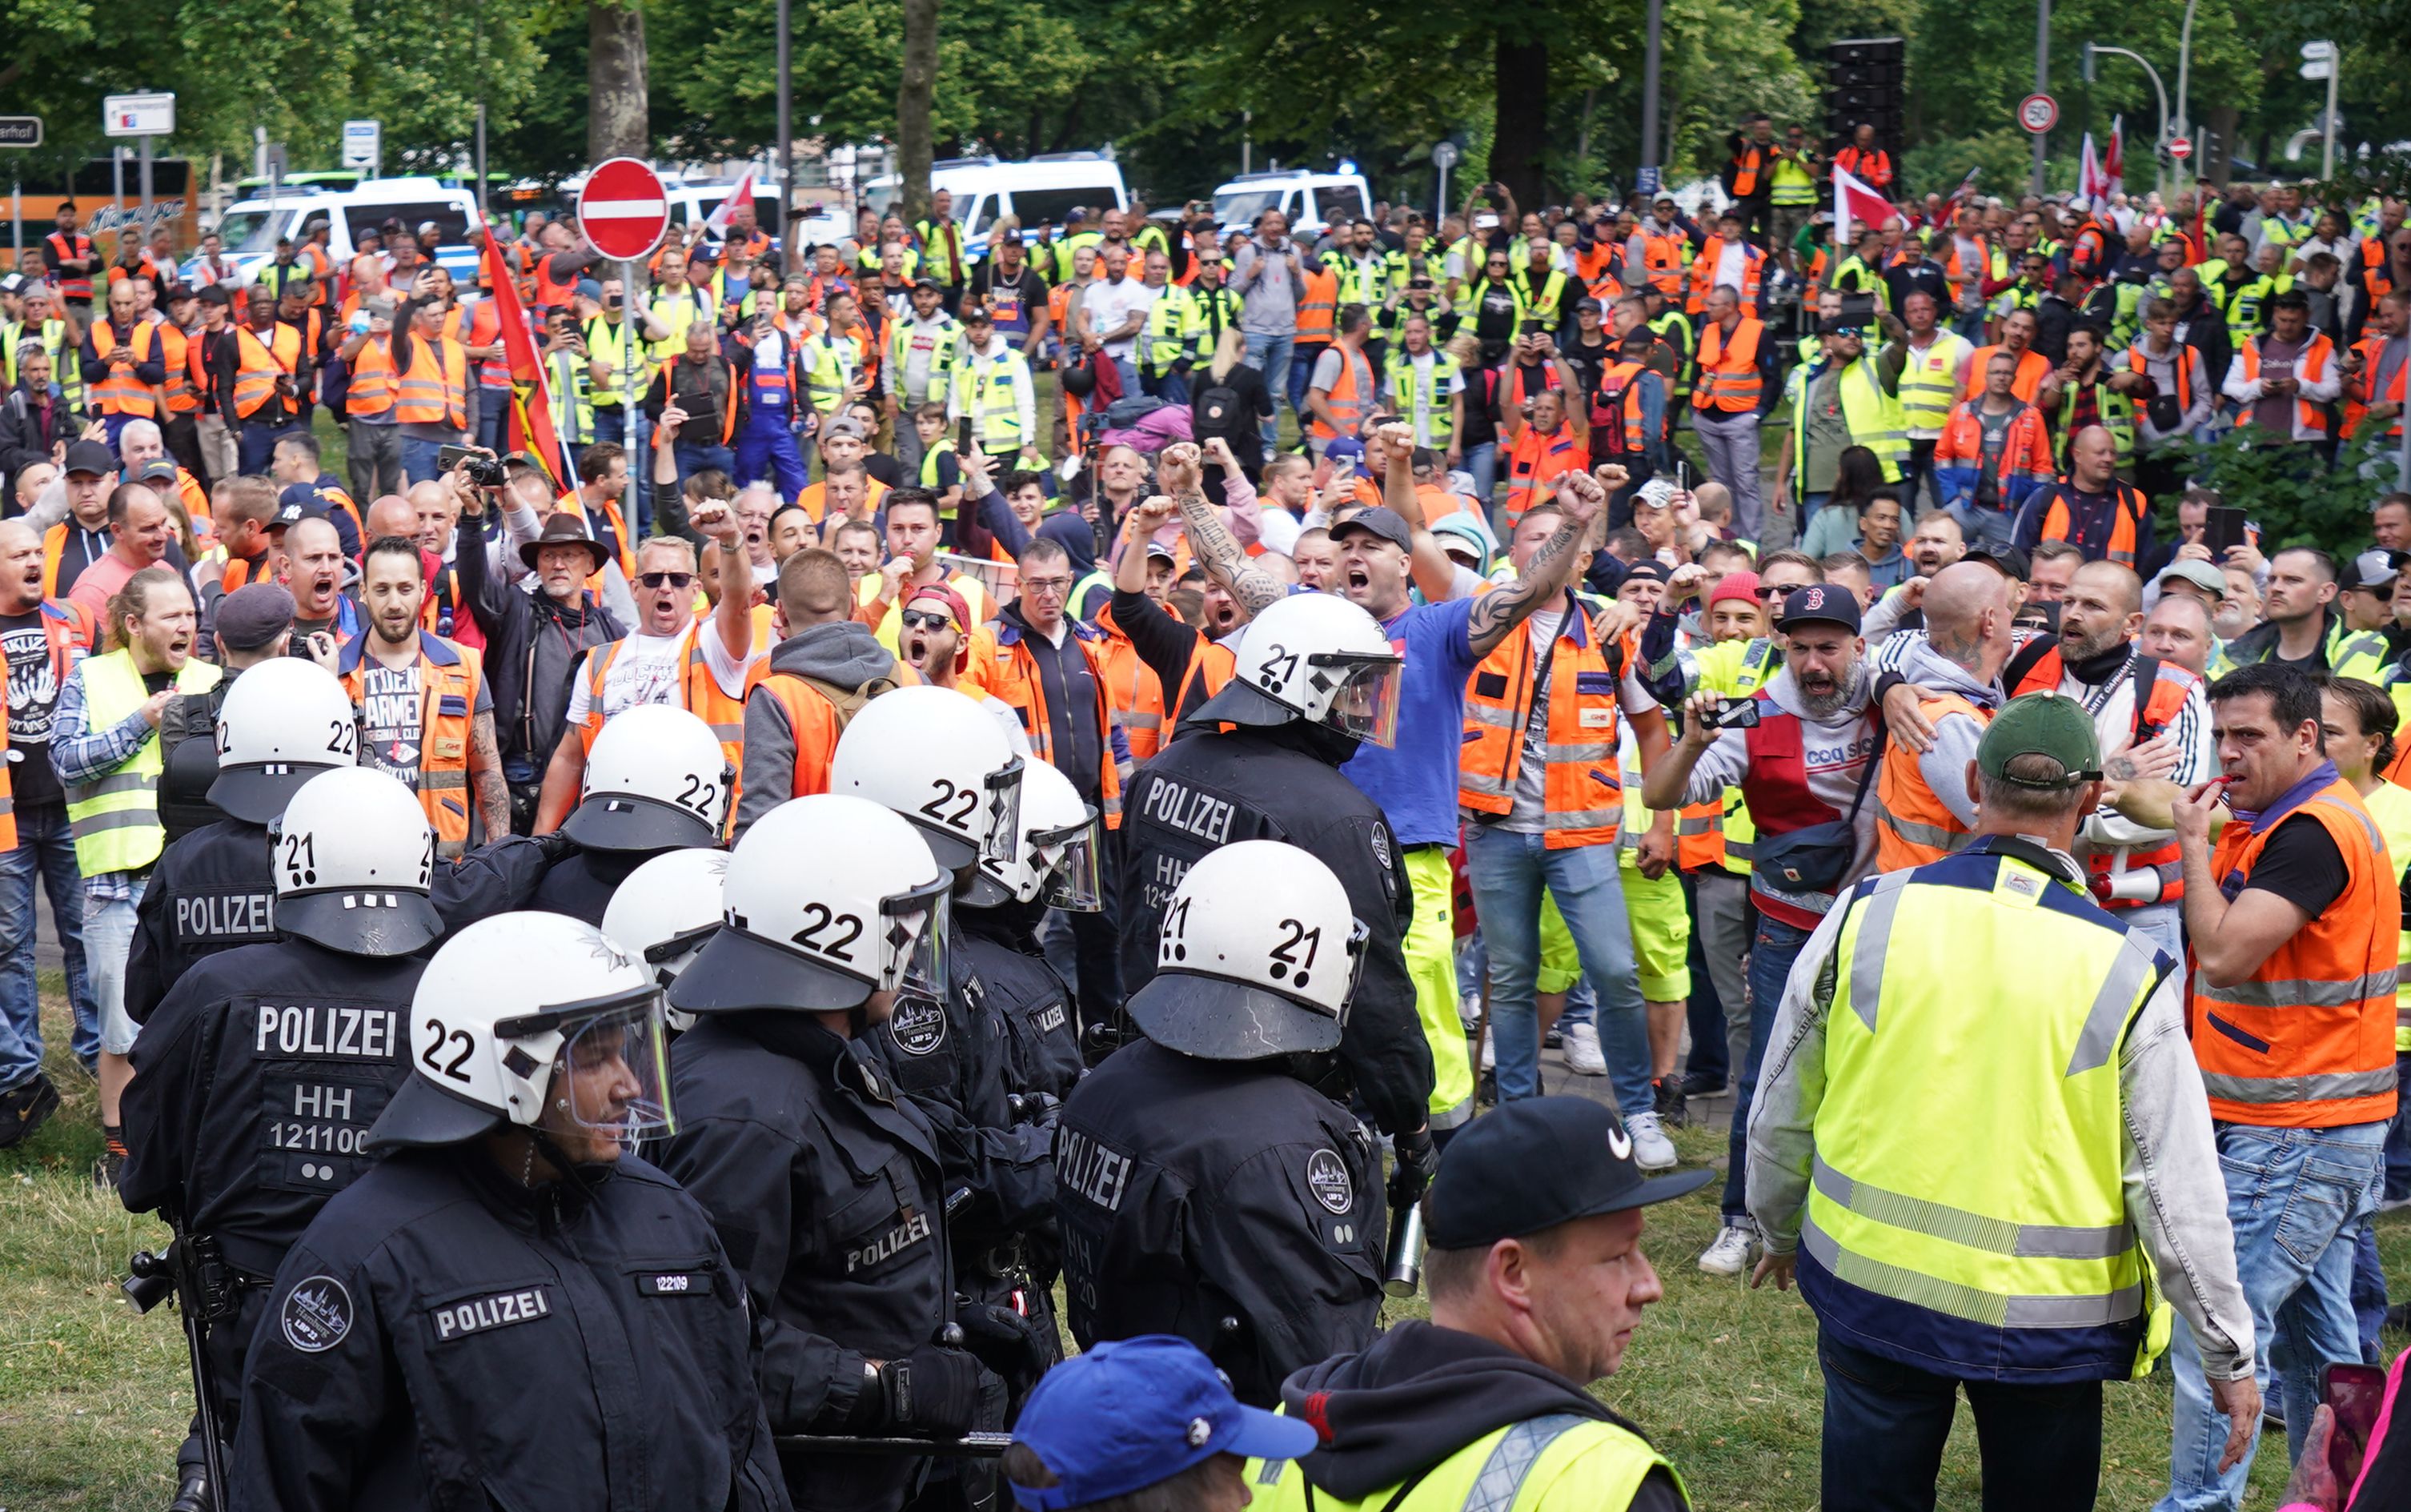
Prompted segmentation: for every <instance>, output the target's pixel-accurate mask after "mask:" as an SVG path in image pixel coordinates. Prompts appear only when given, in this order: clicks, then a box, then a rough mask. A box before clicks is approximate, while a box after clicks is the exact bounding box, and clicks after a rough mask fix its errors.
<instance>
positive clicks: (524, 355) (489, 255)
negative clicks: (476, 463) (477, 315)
mask: <svg viewBox="0 0 2411 1512" xmlns="http://www.w3.org/2000/svg"><path fill="white" fill-rule="evenodd" d="M482 255H483V257H484V259H485V264H486V281H487V282H488V283H489V284H491V285H492V286H493V291H494V292H493V299H494V324H495V325H496V326H497V327H500V328H501V330H502V333H503V357H504V361H505V362H507V363H508V364H509V365H510V370H511V414H510V421H509V424H508V425H507V427H506V428H505V431H504V443H505V444H506V445H507V446H508V447H509V449H510V450H512V451H524V452H526V453H528V454H529V455H530V456H532V457H533V458H535V459H536V460H537V461H538V462H539V463H541V464H543V467H544V470H545V472H548V473H549V474H550V475H551V477H552V486H553V488H554V489H555V491H559V490H561V489H563V488H566V487H568V484H567V483H566V482H565V481H564V480H566V479H567V478H568V476H569V470H568V469H567V468H565V467H563V466H562V465H561V431H560V429H559V428H558V427H556V426H555V425H554V424H553V423H552V405H551V403H550V401H549V400H547V399H546V398H545V393H544V363H543V361H542V359H540V358H539V357H537V356H536V355H535V339H534V338H533V337H532V336H530V335H529V334H528V323H527V315H526V313H525V312H523V311H522V310H520V308H519V285H518V284H516V283H514V282H513V281H512V278H511V269H510V265H509V264H508V263H505V262H504V260H503V249H502V248H501V246H499V245H498V244H497V243H496V242H495V240H494V232H493V228H492V227H491V226H488V227H486V249H485V252H484V253H483V254H482Z"/></svg>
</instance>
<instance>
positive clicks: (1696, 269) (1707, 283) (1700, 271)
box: [1683, 236, 1766, 319]
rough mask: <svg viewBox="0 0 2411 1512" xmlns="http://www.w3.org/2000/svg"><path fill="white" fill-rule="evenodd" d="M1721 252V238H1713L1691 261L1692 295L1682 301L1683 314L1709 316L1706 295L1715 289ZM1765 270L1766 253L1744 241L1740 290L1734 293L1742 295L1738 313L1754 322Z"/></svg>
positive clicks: (1721, 256) (1722, 251)
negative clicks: (1762, 273) (1759, 284)
mask: <svg viewBox="0 0 2411 1512" xmlns="http://www.w3.org/2000/svg"><path fill="white" fill-rule="evenodd" d="M1724 250H1725V243H1724V239H1723V238H1722V237H1713V236H1712V237H1710V238H1708V240H1707V242H1706V243H1705V244H1704V245H1703V246H1702V247H1701V248H1700V254H1699V255H1698V256H1696V257H1694V258H1692V259H1691V293H1690V298H1688V299H1687V300H1686V301H1685V302H1684V305H1683V313H1686V314H1689V315H1704V314H1706V313H1708V295H1709V294H1710V292H1712V291H1713V290H1714V289H1715V288H1716V286H1717V264H1718V263H1719V262H1721V261H1723V259H1724ZM1765 268H1766V254H1764V253H1762V252H1761V251H1759V250H1758V249H1757V248H1756V247H1753V246H1751V245H1749V244H1748V243H1747V242H1744V243H1742V249H1741V287H1740V288H1739V289H1738V290H1737V291H1735V292H1737V293H1738V294H1739V295H1740V296H1741V313H1743V314H1745V315H1748V316H1750V317H1752V318H1753V319H1754V318H1756V316H1757V314H1758V282H1759V275H1760V274H1761V272H1762V271H1764V269H1765Z"/></svg>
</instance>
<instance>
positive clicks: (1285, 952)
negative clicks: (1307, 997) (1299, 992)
mask: <svg viewBox="0 0 2411 1512" xmlns="http://www.w3.org/2000/svg"><path fill="white" fill-rule="evenodd" d="M1280 927H1281V928H1283V929H1285V930H1287V931H1289V933H1288V934H1286V935H1284V936H1282V937H1281V941H1280V943H1279V944H1278V945H1276V946H1274V947H1273V950H1272V957H1273V958H1272V964H1271V966H1270V967H1268V968H1267V969H1268V971H1269V973H1270V975H1271V977H1272V979H1273V980H1274V981H1280V980H1281V979H1282V978H1283V977H1286V976H1288V975H1289V974H1290V972H1291V971H1293V970H1294V971H1295V972H1296V973H1297V977H1296V980H1295V981H1294V983H1293V985H1295V986H1300V987H1303V986H1305V985H1306V974H1307V972H1308V970H1310V969H1312V967H1313V966H1314V957H1315V955H1316V954H1317V953H1318V952H1321V950H1322V925H1320V924H1317V925H1316V926H1315V927H1314V928H1312V929H1308V928H1307V927H1306V925H1305V924H1303V923H1299V922H1298V921H1297V920H1295V919H1283V920H1282V921H1281V922H1280ZM1300 947H1303V948H1304V950H1305V952H1306V958H1305V959H1304V960H1300V959H1298V951H1299V949H1300Z"/></svg>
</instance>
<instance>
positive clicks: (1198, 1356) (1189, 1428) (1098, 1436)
mask: <svg viewBox="0 0 2411 1512" xmlns="http://www.w3.org/2000/svg"><path fill="white" fill-rule="evenodd" d="M1013 1436H1014V1439H1015V1440H1016V1442H1017V1443H1020V1444H1022V1445H1024V1446H1026V1447H1029V1448H1030V1451H1031V1452H1032V1453H1034V1454H1036V1455H1037V1456H1038V1458H1039V1459H1040V1460H1041V1461H1044V1462H1045V1466H1046V1468H1047V1469H1049V1470H1051V1471H1053V1472H1054V1473H1055V1482H1056V1483H1055V1484H1054V1485H1052V1486H1047V1487H1043V1488H1042V1487H1036V1486H1024V1485H1021V1484H1019V1483H1018V1482H1016V1483H1015V1485H1014V1488H1013V1497H1014V1500H1015V1501H1016V1502H1019V1503H1020V1504H1021V1505H1023V1506H1024V1507H1027V1508H1029V1509H1030V1512H1061V1509H1063V1508H1065V1507H1074V1506H1087V1505H1089V1504H1091V1503H1094V1502H1103V1501H1107V1500H1110V1499H1111V1498H1113V1497H1117V1496H1127V1495H1129V1494H1130V1493H1131V1492H1132V1491H1135V1490H1143V1489H1145V1488H1146V1487H1148V1486H1152V1485H1155V1484H1156V1483H1157V1482H1159V1481H1163V1480H1169V1479H1171V1478H1172V1477H1173V1476H1176V1475H1178V1474H1180V1473H1181V1472H1182V1471H1184V1470H1186V1469H1188V1468H1189V1467H1190V1466H1191V1465H1194V1464H1197V1463H1199V1462H1201V1461H1206V1460H1208V1459H1211V1458H1212V1457H1214V1456H1215V1455H1218V1454H1238V1455H1246V1456H1249V1457H1250V1458H1254V1459H1262V1460H1294V1459H1296V1458H1298V1457H1299V1456H1300V1455H1303V1454H1306V1453H1307V1452H1308V1451H1309V1450H1311V1449H1313V1448H1314V1447H1315V1446H1316V1444H1317V1443H1318V1442H1319V1439H1318V1437H1317V1435H1316V1433H1315V1431H1314V1428H1313V1426H1312V1425H1311V1424H1309V1423H1306V1422H1303V1421H1301V1420H1299V1419H1297V1418H1283V1417H1280V1416H1279V1415H1278V1414H1275V1413H1269V1412H1264V1411H1263V1410H1262V1409H1260V1408H1256V1407H1245V1406H1241V1405H1240V1404H1239V1402H1238V1399H1237V1398H1235V1397H1234V1396H1232V1395H1231V1388H1230V1385H1229V1383H1228V1382H1226V1381H1224V1380H1223V1379H1222V1374H1221V1372H1220V1371H1218V1370H1216V1369H1215V1368H1214V1362H1213V1361H1212V1360H1210V1359H1206V1356H1205V1353H1204V1352H1203V1351H1201V1350H1200V1349H1199V1348H1198V1347H1197V1346H1196V1345H1193V1344H1191V1343H1190V1342H1189V1341H1188V1340H1186V1339H1176V1338H1174V1337H1172V1336H1171V1335H1169V1334H1162V1333H1151V1334H1143V1335H1141V1336H1140V1337H1138V1338H1135V1339H1118V1340H1114V1341H1112V1342H1110V1343H1106V1344H1101V1345H1096V1346H1095V1347H1094V1348H1092V1349H1090V1350H1089V1351H1088V1352H1087V1353H1086V1354H1082V1355H1076V1356H1074V1357H1073V1358H1072V1359H1067V1360H1065V1361H1064V1362H1063V1363H1062V1364H1060V1365H1058V1366H1056V1367H1055V1368H1054V1369H1053V1370H1051V1371H1049V1372H1047V1373H1046V1375H1045V1378H1044V1379H1043V1380H1041V1381H1040V1382H1039V1383H1038V1387H1037V1389H1035V1390H1033V1391H1031V1392H1030V1400H1029V1401H1028V1402H1027V1403H1024V1404H1023V1405H1022V1409H1021V1417H1020V1418H1019V1420H1017V1421H1016V1423H1015V1424H1014V1428H1013Z"/></svg>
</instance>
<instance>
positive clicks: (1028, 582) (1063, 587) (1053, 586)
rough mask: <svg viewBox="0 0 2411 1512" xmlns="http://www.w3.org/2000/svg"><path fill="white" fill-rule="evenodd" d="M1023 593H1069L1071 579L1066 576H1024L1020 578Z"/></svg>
mask: <svg viewBox="0 0 2411 1512" xmlns="http://www.w3.org/2000/svg"><path fill="white" fill-rule="evenodd" d="M1021 591H1023V592H1024V593H1069V592H1071V591H1072V580H1071V579H1070V578H1068V577H1025V578H1023V579H1022V580H1021Z"/></svg>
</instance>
